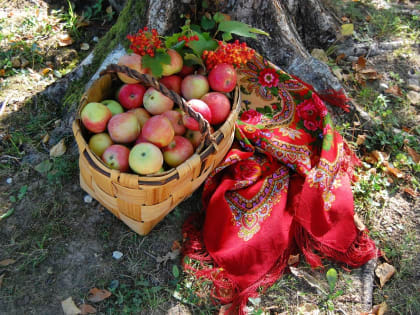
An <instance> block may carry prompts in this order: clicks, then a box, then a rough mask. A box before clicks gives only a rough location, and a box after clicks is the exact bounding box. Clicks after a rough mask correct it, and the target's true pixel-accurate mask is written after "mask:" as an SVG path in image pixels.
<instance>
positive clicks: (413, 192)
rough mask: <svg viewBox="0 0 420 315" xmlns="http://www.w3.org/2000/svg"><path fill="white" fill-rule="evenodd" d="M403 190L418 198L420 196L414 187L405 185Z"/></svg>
mask: <svg viewBox="0 0 420 315" xmlns="http://www.w3.org/2000/svg"><path fill="white" fill-rule="evenodd" d="M403 192H405V193H406V194H409V195H410V196H411V197H413V198H416V197H417V196H418V193H417V192H415V191H414V189H412V188H410V187H404V188H403Z"/></svg>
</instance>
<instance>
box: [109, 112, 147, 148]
mask: <svg viewBox="0 0 420 315" xmlns="http://www.w3.org/2000/svg"><path fill="white" fill-rule="evenodd" d="M140 130H141V129H140V124H139V121H138V120H137V117H136V115H134V114H133V113H129V112H125V113H121V114H117V115H115V116H113V117H112V118H111V119H110V120H109V123H108V132H109V135H110V137H111V139H112V140H113V141H114V142H116V143H130V142H133V141H134V140H136V139H137V137H138V136H139V134H140Z"/></svg>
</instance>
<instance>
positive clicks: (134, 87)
mask: <svg viewBox="0 0 420 315" xmlns="http://www.w3.org/2000/svg"><path fill="white" fill-rule="evenodd" d="M145 92H146V88H145V87H144V86H143V85H141V84H139V83H136V84H124V85H123V86H122V87H121V88H120V89H119V90H118V94H117V96H118V100H119V102H120V104H121V105H122V106H123V107H124V108H126V109H133V108H137V107H140V106H141V104H143V96H144V93H145Z"/></svg>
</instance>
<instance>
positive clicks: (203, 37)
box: [188, 32, 218, 57]
mask: <svg viewBox="0 0 420 315" xmlns="http://www.w3.org/2000/svg"><path fill="white" fill-rule="evenodd" d="M194 35H197V36H198V40H193V41H191V42H189V43H188V46H189V47H190V48H191V49H192V50H193V52H194V54H196V55H197V56H198V57H201V55H202V54H203V51H205V50H215V49H216V48H217V47H218V44H217V41H216V40H215V39H213V38H211V36H210V34H209V33H199V32H194Z"/></svg>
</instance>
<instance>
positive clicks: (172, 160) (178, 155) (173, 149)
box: [162, 136, 194, 167]
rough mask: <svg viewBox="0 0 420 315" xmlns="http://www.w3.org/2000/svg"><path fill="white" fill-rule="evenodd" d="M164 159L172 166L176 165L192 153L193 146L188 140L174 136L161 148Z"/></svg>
mask: <svg viewBox="0 0 420 315" xmlns="http://www.w3.org/2000/svg"><path fill="white" fill-rule="evenodd" d="M162 152H163V159H164V161H165V162H166V163H167V164H168V165H169V166H172V167H177V166H178V165H179V164H181V163H183V162H184V161H185V160H187V159H188V158H189V157H190V156H191V155H193V153H194V147H193V145H192V144H191V142H190V141H188V140H187V139H186V138H184V137H182V136H175V137H174V139H173V140H172V141H171V142H170V143H169V144H168V145H167V146H166V147H164V148H162Z"/></svg>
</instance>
